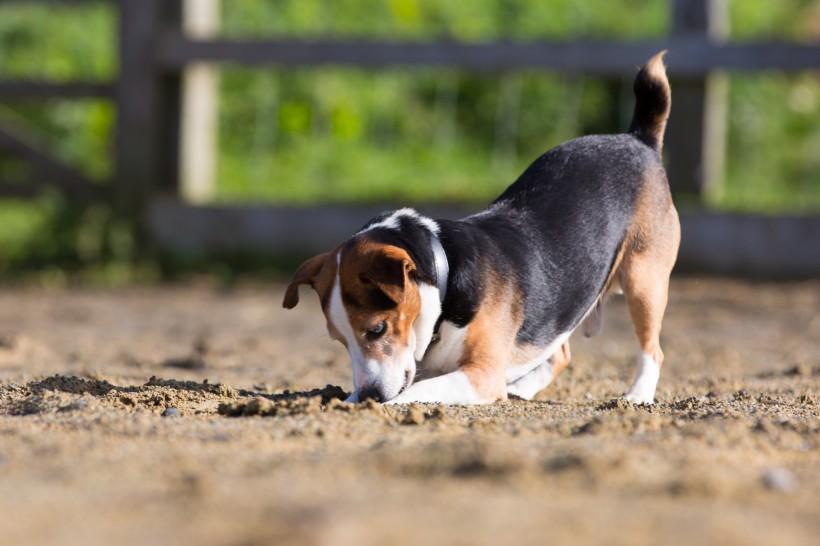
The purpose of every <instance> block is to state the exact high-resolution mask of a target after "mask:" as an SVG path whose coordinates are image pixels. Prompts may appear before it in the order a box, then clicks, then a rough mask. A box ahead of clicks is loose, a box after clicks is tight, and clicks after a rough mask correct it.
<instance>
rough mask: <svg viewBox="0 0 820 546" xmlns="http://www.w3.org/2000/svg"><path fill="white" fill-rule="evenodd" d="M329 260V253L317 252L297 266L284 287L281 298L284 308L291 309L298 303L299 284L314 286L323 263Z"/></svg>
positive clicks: (323, 265)
mask: <svg viewBox="0 0 820 546" xmlns="http://www.w3.org/2000/svg"><path fill="white" fill-rule="evenodd" d="M328 261H330V253H329V252H326V253H324V254H319V255H318V256H314V257H313V258H311V259H309V260H308V261H306V262H305V263H303V264H302V265H300V266H299V269H297V270H296V273H294V274H293V279H292V280H291V281H290V284H289V285H288V287H287V288H286V289H285V298H284V299H283V300H282V307H284V308H285V309H293V308H294V307H296V304H297V303H299V286H300V285H303V284H309V285H310V286H311V287H312V288H316V281H317V279H318V277H319V274H320V273H321V272H322V269H324V267H325V264H326V263H327V262H328Z"/></svg>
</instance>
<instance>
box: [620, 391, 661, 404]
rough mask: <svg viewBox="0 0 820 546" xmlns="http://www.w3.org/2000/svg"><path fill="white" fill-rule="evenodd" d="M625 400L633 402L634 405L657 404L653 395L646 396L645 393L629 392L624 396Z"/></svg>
mask: <svg viewBox="0 0 820 546" xmlns="http://www.w3.org/2000/svg"><path fill="white" fill-rule="evenodd" d="M624 399H625V400H626V401H627V402H632V403H633V404H654V403H655V397H654V396H653V395H649V396H646V395H645V394H643V393H634V392H628V393H626V394H625V395H624Z"/></svg>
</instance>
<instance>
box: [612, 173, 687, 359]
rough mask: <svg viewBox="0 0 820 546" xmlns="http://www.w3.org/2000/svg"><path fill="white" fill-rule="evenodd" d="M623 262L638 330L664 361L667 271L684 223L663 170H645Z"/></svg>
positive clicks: (643, 342)
mask: <svg viewBox="0 0 820 546" xmlns="http://www.w3.org/2000/svg"><path fill="white" fill-rule="evenodd" d="M647 177H648V179H647V181H646V182H645V183H644V185H643V186H642V188H641V192H640V194H639V195H638V199H637V201H636V204H635V214H634V216H633V223H632V226H631V227H630V229H629V231H628V233H627V237H626V239H625V241H624V245H623V259H622V261H621V264H620V266H619V269H618V272H619V276H620V281H621V286H622V287H623V289H624V294H625V295H626V300H627V305H628V307H629V314H630V317H631V319H632V324H633V326H634V328H635V334H636V336H637V337H638V341H639V342H640V344H641V348H642V349H643V351H644V352H646V353H648V354H650V355H652V357H653V358H654V359H655V361H656V362H657V363H658V364H659V365H662V364H663V352H662V351H661V348H660V333H661V322H662V320H663V314H664V312H665V310H666V303H667V293H668V289H669V275H670V273H671V271H672V267H673V266H674V265H675V260H676V259H677V255H678V246H679V245H680V222H679V220H678V213H677V211H676V210H675V207H674V205H673V204H672V197H671V195H670V193H669V186H668V184H667V183H666V177H665V174H664V173H663V170H662V169H661V168H660V167H658V168H657V169H656V171H654V172H650V173H647Z"/></svg>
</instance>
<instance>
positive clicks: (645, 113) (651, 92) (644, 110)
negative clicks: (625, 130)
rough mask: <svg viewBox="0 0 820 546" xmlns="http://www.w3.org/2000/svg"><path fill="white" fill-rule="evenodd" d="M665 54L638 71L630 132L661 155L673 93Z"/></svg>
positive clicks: (655, 57)
mask: <svg viewBox="0 0 820 546" xmlns="http://www.w3.org/2000/svg"><path fill="white" fill-rule="evenodd" d="M664 55H666V51H661V52H660V53H658V54H657V55H655V56H654V57H652V58H651V59H649V61H647V63H646V64H645V65H644V66H642V67H641V69H640V70H639V71H638V75H637V76H635V85H634V88H633V89H634V91H635V113H634V114H633V116H632V124H631V125H630V126H629V133H630V134H632V135H635V136H636V137H637V138H638V139H640V140H641V141H642V142H644V143H645V144H646V145H647V146H649V147H650V148H653V149H655V150H656V151H657V152H658V154H660V153H661V149H662V148H663V133H664V131H665V130H666V120H667V119H669V110H670V108H671V106H672V91H671V90H670V88H669V80H668V79H666V68H665V67H664V64H663V57H664Z"/></svg>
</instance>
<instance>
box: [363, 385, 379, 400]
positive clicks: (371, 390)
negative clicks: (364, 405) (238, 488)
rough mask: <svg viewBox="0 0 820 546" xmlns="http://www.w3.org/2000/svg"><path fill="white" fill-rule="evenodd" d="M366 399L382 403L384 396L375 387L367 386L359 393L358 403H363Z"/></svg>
mask: <svg viewBox="0 0 820 546" xmlns="http://www.w3.org/2000/svg"><path fill="white" fill-rule="evenodd" d="M368 398H372V399H373V400H375V401H376V402H379V403H381V402H384V395H383V394H382V392H381V390H379V388H378V387H376V385H368V386H367V387H365V388H363V389H361V390H360V391H359V401H361V402H364V401H365V400H367V399H368Z"/></svg>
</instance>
